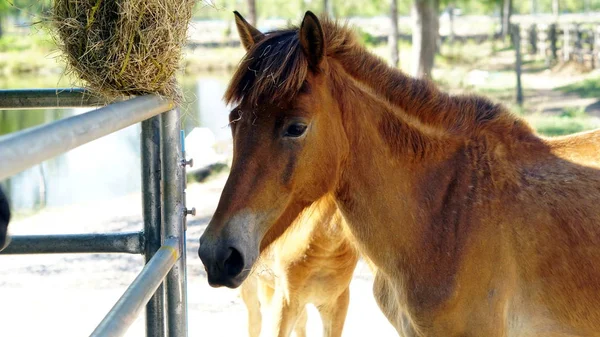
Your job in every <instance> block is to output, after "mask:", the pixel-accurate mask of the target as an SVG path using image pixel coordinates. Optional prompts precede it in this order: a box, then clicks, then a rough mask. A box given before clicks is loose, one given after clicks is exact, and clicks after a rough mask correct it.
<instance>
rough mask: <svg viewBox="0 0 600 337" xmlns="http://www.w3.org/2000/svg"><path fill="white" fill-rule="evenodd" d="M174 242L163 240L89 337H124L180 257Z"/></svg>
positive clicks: (176, 244) (173, 240) (172, 239)
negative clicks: (162, 243)
mask: <svg viewBox="0 0 600 337" xmlns="http://www.w3.org/2000/svg"><path fill="white" fill-rule="evenodd" d="M178 247H179V242H178V239H176V238H169V239H168V240H165V244H164V245H163V246H162V247H161V248H160V249H159V250H158V251H157V252H156V254H155V255H154V257H153V258H152V259H151V260H150V262H148V263H147V264H146V265H145V266H144V269H142V271H141V272H140V274H139V275H138V276H137V277H136V278H135V280H133V282H132V283H131V285H130V286H129V287H128V288H127V290H126V291H125V293H124V294H123V296H121V298H119V300H118V301H117V303H116V304H115V305H114V306H113V307H112V309H110V311H109V312H108V314H106V316H105V317H104V319H103V320H102V322H100V324H98V326H97V327H96V329H95V330H94V332H92V334H91V335H90V336H91V337H104V336H110V337H117V336H123V335H124V334H125V332H127V329H129V326H130V325H131V324H132V323H133V322H134V321H135V319H136V318H137V316H138V314H139V313H140V311H141V310H142V308H143V307H144V305H145V304H146V303H147V302H148V300H149V299H150V296H152V294H154V291H155V290H156V288H158V286H159V285H160V283H161V282H162V281H163V279H164V278H165V275H166V274H167V273H168V272H169V270H170V269H171V268H172V267H173V265H174V264H175V262H176V261H177V259H178V257H179V250H178Z"/></svg>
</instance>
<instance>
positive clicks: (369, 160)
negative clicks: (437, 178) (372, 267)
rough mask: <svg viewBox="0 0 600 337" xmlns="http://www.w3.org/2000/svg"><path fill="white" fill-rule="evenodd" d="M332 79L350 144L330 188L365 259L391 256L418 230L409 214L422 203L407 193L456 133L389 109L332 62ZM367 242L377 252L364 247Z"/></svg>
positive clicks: (446, 153)
mask: <svg viewBox="0 0 600 337" xmlns="http://www.w3.org/2000/svg"><path fill="white" fill-rule="evenodd" d="M332 82H333V86H334V96H336V100H337V102H338V105H339V107H340V113H341V116H342V117H341V119H342V123H343V124H344V129H345V130H346V135H347V138H348V145H349V146H348V147H349V148H350V149H352V151H350V153H349V154H348V155H347V156H348V157H347V158H345V162H344V163H343V171H342V174H341V175H340V178H339V181H338V185H337V188H336V191H335V195H336V201H337V203H338V206H339V207H340V209H341V210H342V213H343V214H344V217H345V218H346V219H347V221H348V226H349V228H350V230H351V231H352V233H353V235H354V236H355V237H356V238H357V239H358V240H359V241H362V242H361V246H362V247H363V249H364V250H365V251H366V253H367V255H369V257H370V258H371V259H373V260H386V259H387V260H389V261H391V260H390V259H396V258H397V256H398V255H397V254H398V253H399V252H402V253H403V254H406V255H410V252H415V253H416V252H418V247H417V246H416V245H417V243H418V242H419V241H420V240H421V239H420V236H421V233H420V228H419V224H418V223H417V221H415V219H417V218H418V215H419V213H420V212H422V211H423V205H419V204H418V203H417V202H415V200H416V199H414V198H411V196H412V195H414V193H415V190H418V189H419V186H420V184H423V181H424V176H426V175H427V174H431V172H432V168H436V167H439V168H440V169H443V168H442V167H443V165H444V163H446V162H448V158H449V157H452V156H453V154H454V153H455V152H457V149H458V148H459V146H460V144H461V142H460V139H458V138H456V137H450V136H449V135H447V134H444V133H442V132H438V131H439V130H435V129H432V128H430V127H428V126H427V125H423V124H421V123H419V122H418V121H417V122H416V121H414V120H412V119H411V118H410V116H406V115H404V114H403V113H402V111H395V110H394V109H393V107H392V106H390V105H389V104H388V103H387V102H385V101H383V100H382V99H380V98H378V97H376V96H374V95H372V94H371V93H369V92H367V91H365V90H362V89H361V88H360V87H358V86H357V85H356V84H354V83H353V81H352V80H351V79H348V78H344V76H343V74H342V73H340V72H338V71H336V70H335V65H334V66H333V67H332ZM396 110H397V109H396ZM369 247H370V248H371V249H375V250H377V252H375V251H371V253H369ZM386 252H387V253H389V254H390V256H385V254H386ZM392 255H393V257H392ZM376 264H377V262H376Z"/></svg>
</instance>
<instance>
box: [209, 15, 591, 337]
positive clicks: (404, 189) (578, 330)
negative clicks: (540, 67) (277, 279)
mask: <svg viewBox="0 0 600 337" xmlns="http://www.w3.org/2000/svg"><path fill="white" fill-rule="evenodd" d="M242 41H243V43H244V44H245V45H249V46H251V48H250V51H249V52H248V54H247V56H246V57H245V59H244V61H243V62H242V63H241V65H240V67H239V68H238V69H237V71H236V73H235V74H234V76H233V78H232V81H231V83H230V86H229V88H228V91H227V93H226V97H225V98H226V100H227V101H228V102H230V103H233V102H235V103H237V104H238V105H237V107H236V108H235V109H234V110H233V111H232V112H231V115H230V118H231V120H237V122H236V123H234V124H233V125H232V131H233V138H234V160H233V165H232V170H231V174H230V176H229V179H228V181H227V184H226V185H225V189H224V191H223V195H222V197H221V200H220V202H219V206H218V208H217V210H216V212H215V215H214V217H213V218H212V220H211V222H210V224H209V226H208V228H207V230H206V231H205V233H204V234H203V236H202V237H201V239H200V250H199V255H200V258H201V259H202V261H203V262H204V264H205V266H206V268H207V272H208V279H209V282H210V284H212V285H213V286H220V285H225V286H228V287H236V286H238V285H239V284H240V283H241V282H242V281H243V280H244V278H245V277H246V276H247V275H248V271H249V268H250V267H251V266H252V265H253V264H254V262H255V261H256V259H257V256H258V254H259V252H260V251H261V250H263V249H264V248H265V247H267V246H268V245H269V244H270V243H271V242H273V241H274V240H275V239H276V238H277V237H279V236H280V235H281V234H282V233H283V232H284V231H285V228H286V225H287V224H289V223H291V221H290V220H289V219H293V218H295V217H296V215H297V214H298V213H299V212H301V211H302V210H303V209H304V208H305V207H307V206H308V205H310V204H311V203H312V202H314V201H315V200H317V199H319V198H321V197H322V196H324V195H328V196H331V197H332V198H333V199H334V200H335V202H336V204H337V205H338V207H339V209H340V210H341V212H342V215H343V216H344V219H345V223H346V225H347V226H348V229H349V230H350V231H351V232H352V235H353V236H354V237H355V239H356V241H357V244H358V246H359V248H360V249H361V250H362V252H363V253H365V254H366V255H367V257H368V258H369V259H370V260H371V261H372V263H373V264H374V265H375V266H376V279H375V285H374V293H375V297H376V299H377V301H378V303H379V306H380V307H381V309H382V311H383V312H384V314H385V315H386V316H387V317H388V319H389V320H390V322H392V324H393V325H394V326H395V327H396V329H397V330H398V332H399V333H401V334H402V335H404V336H600V265H599V264H598V261H600V208H598V204H600V170H599V169H600V164H598V163H599V162H600V160H599V155H598V151H599V150H600V148H599V146H598V144H599V142H600V137H599V136H598V135H599V134H600V133H598V132H591V133H584V134H579V135H576V136H570V137H562V138H559V139H546V138H542V137H540V136H538V135H536V134H535V132H534V131H533V130H532V129H531V127H530V126H529V125H528V124H527V123H526V122H525V121H524V120H522V119H520V118H518V117H516V116H513V115H512V114H510V113H509V112H508V111H507V110H506V109H505V108H504V107H503V106H501V105H498V104H493V103H492V102H490V101H488V100H487V99H485V98H481V97H477V96H450V95H448V94H445V93H443V92H440V91H439V90H438V89H437V88H436V87H435V86H434V85H432V84H430V83H429V82H426V81H423V80H417V79H412V78H410V77H407V76H405V75H404V74H402V73H400V72H398V71H396V70H395V69H392V68H389V67H387V66H386V65H385V64H384V63H383V62H382V61H381V60H379V59H377V58H375V57H374V56H372V55H370V54H369V53H368V52H366V51H365V49H364V48H363V47H361V46H360V45H359V44H358V43H357V42H356V39H355V36H354V34H353V33H352V32H351V31H350V30H348V29H347V28H345V27H343V26H339V25H336V24H334V23H331V22H329V21H327V20H324V21H322V22H320V21H319V20H318V19H317V18H316V17H315V16H314V15H313V14H312V13H310V12H309V13H307V14H306V15H305V17H304V20H303V22H302V25H301V27H300V28H299V29H289V30H282V31H276V32H272V33H267V34H261V33H260V32H258V31H257V30H256V29H254V28H253V27H251V26H249V25H247V26H246V29H245V35H244V36H243V37H242ZM569 149H577V154H576V155H570V154H569Z"/></svg>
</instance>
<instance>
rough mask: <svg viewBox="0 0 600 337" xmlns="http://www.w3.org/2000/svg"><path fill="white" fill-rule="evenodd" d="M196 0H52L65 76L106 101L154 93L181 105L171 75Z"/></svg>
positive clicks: (176, 65) (173, 73)
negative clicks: (65, 71) (85, 85)
mask: <svg viewBox="0 0 600 337" xmlns="http://www.w3.org/2000/svg"><path fill="white" fill-rule="evenodd" d="M194 3H195V0H55V3H54V11H53V18H52V21H53V24H54V30H55V32H56V35H55V37H56V40H57V44H58V46H59V48H60V49H61V51H62V54H63V56H64V57H65V58H66V64H67V72H70V73H74V74H75V75H76V76H77V77H78V78H80V79H82V80H84V81H85V82H86V83H87V85H88V86H89V87H90V89H92V90H93V91H95V92H97V93H99V94H101V95H103V96H106V97H108V98H117V97H120V96H129V95H143V94H149V93H156V94H159V95H163V96H166V97H169V98H171V99H174V100H175V101H176V102H179V101H180V98H181V91H180V90H179V88H178V86H177V82H176V79H175V73H176V71H177V70H178V67H179V63H180V59H181V49H182V47H183V45H184V44H185V42H186V38H187V28H188V23H189V21H190V19H191V17H192V9H193V7H194Z"/></svg>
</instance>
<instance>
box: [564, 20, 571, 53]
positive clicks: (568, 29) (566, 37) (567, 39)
mask: <svg viewBox="0 0 600 337" xmlns="http://www.w3.org/2000/svg"><path fill="white" fill-rule="evenodd" d="M570 35H571V27H569V25H565V26H564V28H563V62H568V61H569V60H570V59H571V46H570V44H571V38H570Z"/></svg>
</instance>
